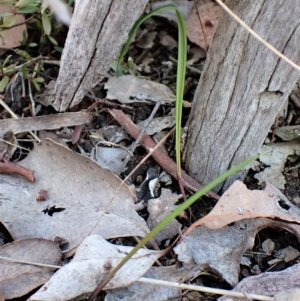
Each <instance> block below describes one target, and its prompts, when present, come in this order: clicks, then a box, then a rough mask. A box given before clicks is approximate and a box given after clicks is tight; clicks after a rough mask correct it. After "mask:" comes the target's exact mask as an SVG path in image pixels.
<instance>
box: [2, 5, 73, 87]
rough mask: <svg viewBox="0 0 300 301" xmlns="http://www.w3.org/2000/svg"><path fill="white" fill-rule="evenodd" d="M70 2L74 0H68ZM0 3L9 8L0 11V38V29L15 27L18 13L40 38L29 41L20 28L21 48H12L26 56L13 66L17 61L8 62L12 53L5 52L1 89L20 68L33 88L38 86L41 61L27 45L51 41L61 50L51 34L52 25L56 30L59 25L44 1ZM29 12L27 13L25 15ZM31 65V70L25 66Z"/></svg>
mask: <svg viewBox="0 0 300 301" xmlns="http://www.w3.org/2000/svg"><path fill="white" fill-rule="evenodd" d="M69 3H71V4H73V1H71V0H69ZM0 5H8V6H9V7H10V11H11V12H0V39H1V38H2V36H1V32H3V31H4V30H8V29H10V28H12V27H15V26H16V25H18V24H17V15H19V14H22V15H25V16H26V20H25V23H26V26H27V29H28V30H34V31H35V32H39V33H40V38H39V41H37V43H36V42H32V41H31V42H28V36H27V33H26V31H23V39H22V41H20V43H21V47H22V49H19V48H17V49H12V50H13V51H14V52H16V53H17V54H18V55H19V56H20V57H22V58H23V59H25V63H24V64H22V65H20V66H16V64H9V62H10V59H11V57H12V56H11V55H8V56H7V57H6V59H5V60H4V62H3V63H0V78H1V81H0V92H3V91H4V90H5V88H6V86H7V85H8V83H9V80H10V78H11V76H12V75H13V74H15V73H16V72H21V75H22V77H23V78H24V79H27V80H28V81H29V82H31V83H32V84H33V85H34V87H35V89H37V90H40V84H41V83H43V82H44V79H43V78H42V77H39V76H38V73H39V72H40V71H42V70H43V64H42V62H40V61H39V59H38V58H35V57H33V56H32V55H30V54H29V53H31V51H30V49H31V48H32V47H37V46H39V47H40V48H43V45H47V44H50V45H51V44H52V45H53V46H52V47H54V49H55V51H58V52H61V51H62V49H61V47H59V46H58V43H57V41H56V39H55V38H54V37H53V36H52V35H51V34H52V32H53V28H55V32H56V33H57V31H59V29H60V28H62V27H61V25H60V24H58V23H57V22H56V21H55V19H54V18H53V17H52V14H51V13H50V11H49V9H48V7H47V4H46V2H44V1H42V0H18V1H17V0H0ZM28 15H29V16H28ZM28 65H32V66H33V69H34V70H33V71H31V72H30V71H28V70H27V66H28Z"/></svg>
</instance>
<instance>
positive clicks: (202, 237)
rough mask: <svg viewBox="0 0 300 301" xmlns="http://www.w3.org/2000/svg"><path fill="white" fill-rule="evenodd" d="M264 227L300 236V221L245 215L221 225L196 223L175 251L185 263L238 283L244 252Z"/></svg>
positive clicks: (299, 237)
mask: <svg viewBox="0 0 300 301" xmlns="http://www.w3.org/2000/svg"><path fill="white" fill-rule="evenodd" d="M265 228H277V229H285V230H287V231H289V232H292V233H293V234H294V235H295V236H296V237H297V238H298V240H300V225H297V224H292V223H285V222H277V221H273V220H271V219H266V218H256V219H245V220H242V221H239V222H236V223H234V224H233V225H230V226H226V227H224V228H222V229H216V230H215V229H214V230H212V229H209V228H207V227H205V226H200V227H197V228H195V229H193V231H192V232H191V233H190V234H189V235H188V236H183V241H182V242H181V243H180V244H178V245H177V246H176V248H175V252H176V254H178V259H179V260H180V261H182V262H183V263H184V266H185V267H187V268H190V267H193V266H195V263H196V264H197V267H198V268H199V269H203V268H208V269H209V270H213V271H214V272H217V273H218V274H219V275H220V276H221V277H222V278H223V279H224V280H226V281H227V282H228V283H229V284H231V285H236V284H237V283H238V280H239V271H240V261H241V258H242V255H243V254H244V253H245V251H246V250H248V249H251V248H252V247H253V245H254V240H255V236H256V234H257V233H258V232H259V231H261V230H263V229H265ZM245 291H246V292H248V291H247V290H245ZM250 292H252V293H254V292H255V291H250ZM255 293H257V292H255Z"/></svg>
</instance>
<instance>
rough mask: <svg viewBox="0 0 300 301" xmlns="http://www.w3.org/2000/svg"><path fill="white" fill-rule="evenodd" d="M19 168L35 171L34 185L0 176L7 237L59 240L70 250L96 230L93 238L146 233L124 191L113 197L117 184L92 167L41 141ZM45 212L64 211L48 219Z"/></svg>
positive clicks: (124, 188) (85, 160) (1, 211)
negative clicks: (44, 194)
mask: <svg viewBox="0 0 300 301" xmlns="http://www.w3.org/2000/svg"><path fill="white" fill-rule="evenodd" d="M22 165H23V166H24V167H30V168H31V169H33V170H35V176H36V181H35V183H28V182H27V181H25V180H23V179H21V178H19V177H17V176H7V175H0V191H1V193H2V206H0V220H1V221H2V222H3V224H4V225H5V226H6V228H7V229H8V230H9V231H10V233H11V234H12V236H13V237H15V238H17V239H20V238H23V237H40V238H47V239H50V240H53V239H54V238H55V237H56V236H60V237H63V238H65V239H66V240H67V241H68V242H69V244H68V245H67V248H74V247H76V246H77V245H78V244H79V243H81V241H82V240H83V239H84V238H85V237H86V236H87V235H89V233H90V232H91V231H92V230H93V228H94V226H95V225H96V224H97V226H96V227H95V229H94V232H93V233H97V234H100V235H102V236H103V237H105V238H112V237H120V236H121V237H123V236H145V235H146V234H147V233H148V232H149V230H148V227H147V226H146V223H145V221H144V219H142V218H141V217H140V216H139V215H138V214H137V213H136V211H135V206H134V197H133V195H132V194H131V192H130V191H129V189H128V188H127V186H126V185H125V186H124V185H123V186H122V187H121V188H120V189H119V190H118V191H117V189H118V187H119V186H120V184H121V180H120V179H119V178H117V177H116V176H114V175H113V174H112V173H111V172H109V171H107V170H105V169H102V168H101V167H100V166H99V165H98V164H97V163H95V162H94V161H92V160H90V159H88V158H86V157H84V156H81V155H78V154H76V153H74V152H72V151H70V150H69V149H67V148H65V147H63V146H61V145H59V144H56V143H54V142H53V141H51V140H48V139H46V140H43V141H42V142H41V143H40V144H39V145H36V146H35V148H34V150H33V151H31V152H30V154H29V155H28V156H27V157H26V159H25V160H23V161H22ZM40 189H45V190H47V191H48V198H47V201H45V202H36V200H35V196H36V194H37V192H38V191H40ZM113 197H114V198H113ZM51 208H52V210H53V209H55V208H56V209H59V208H61V209H64V210H63V211H59V212H54V213H53V214H52V215H49V210H50V213H51ZM54 211H55V210H54ZM16 212H18V214H16ZM97 222H99V223H97Z"/></svg>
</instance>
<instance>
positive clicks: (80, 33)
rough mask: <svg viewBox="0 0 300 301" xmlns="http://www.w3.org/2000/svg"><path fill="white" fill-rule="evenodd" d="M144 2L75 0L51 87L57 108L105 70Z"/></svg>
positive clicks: (70, 102) (63, 106)
mask: <svg viewBox="0 0 300 301" xmlns="http://www.w3.org/2000/svg"><path fill="white" fill-rule="evenodd" d="M147 2H148V0H79V1H76V5H75V10H74V14H73V17H72V22H71V25H70V29H69V32H68V37H67V40H66V43H65V47H64V51H63V54H62V58H61V67H60V71H59V76H58V79H57V82H56V87H55V101H54V107H55V108H56V109H57V110H58V111H65V110H66V109H67V108H68V107H69V106H71V107H72V106H74V105H76V104H78V103H79V102H80V101H81V99H82V98H83V96H84V94H85V92H86V91H88V90H89V89H90V88H92V87H93V86H95V85H96V84H97V83H98V82H99V81H100V80H101V78H102V77H103V76H104V75H105V74H106V72H107V71H108V70H109V68H110V67H111V64H112V62H113V60H114V59H116V58H117V55H118V53H119V51H120V49H121V46H122V45H123V44H124V43H125V41H126V40H127V37H128V33H129V31H130V29H131V28H132V26H133V24H134V23H135V21H136V20H137V19H138V18H139V17H140V16H141V15H142V13H143V10H144V8H145V6H146V4H147Z"/></svg>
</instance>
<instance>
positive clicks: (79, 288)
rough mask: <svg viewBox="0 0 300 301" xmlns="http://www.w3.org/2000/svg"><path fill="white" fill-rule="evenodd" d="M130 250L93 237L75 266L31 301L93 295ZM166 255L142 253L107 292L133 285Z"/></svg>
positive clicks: (61, 272) (64, 269)
mask: <svg viewBox="0 0 300 301" xmlns="http://www.w3.org/2000/svg"><path fill="white" fill-rule="evenodd" d="M131 249H132V247H126V246H117V245H113V244H110V243H108V242H107V241H106V240H105V239H103V238H102V237H101V236H99V235H90V236H88V237H87V238H86V239H85V240H84V241H83V242H82V243H81V244H80V246H79V247H78V248H77V251H76V254H75V256H74V258H73V260H72V262H71V263H69V264H67V265H65V266H64V267H62V268H61V269H60V270H59V271H57V272H56V273H55V275H54V276H52V277H51V279H50V280H49V281H48V282H47V283H45V285H44V286H42V287H41V288H40V289H39V290H38V291H37V292H36V293H35V294H33V295H32V296H31V297H30V298H29V299H28V300H31V301H38V300H39V301H42V300H43V301H46V300H49V301H50V300H51V301H65V300H71V299H72V298H75V297H77V296H80V295H83V294H86V293H91V292H92V291H93V290H94V289H95V288H96V287H97V285H98V284H99V283H100V282H101V281H102V280H103V279H104V278H105V276H107V273H108V272H109V271H111V270H112V269H113V268H114V267H115V266H116V265H117V264H118V263H119V262H120V261H121V259H123V258H124V257H125V256H126V255H127V254H128V253H129V252H130V251H131ZM163 254H164V251H154V250H147V249H140V250H139V251H138V252H137V253H136V254H135V255H134V256H133V257H132V258H131V259H130V261H128V262H127V263H126V264H125V265H124V266H123V267H122V269H121V270H120V271H118V272H117V273H116V275H115V276H114V278H113V279H112V280H111V281H110V282H109V283H108V284H107V286H106V289H113V288H117V287H123V286H127V285H130V284H131V283H132V282H134V281H136V280H137V279H138V278H140V277H141V276H142V275H144V274H145V272H146V271H147V270H148V269H149V268H150V267H151V266H152V264H153V263H154V261H155V260H157V259H158V258H159V257H161V256H162V255H163Z"/></svg>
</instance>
